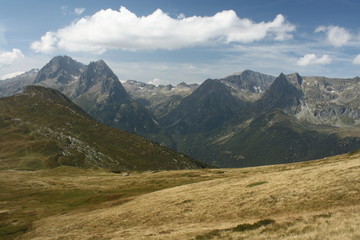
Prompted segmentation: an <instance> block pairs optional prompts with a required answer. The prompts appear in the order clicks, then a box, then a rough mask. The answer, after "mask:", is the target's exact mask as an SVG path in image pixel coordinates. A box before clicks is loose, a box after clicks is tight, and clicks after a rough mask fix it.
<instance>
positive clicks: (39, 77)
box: [0, 56, 360, 167]
mask: <svg viewBox="0 0 360 240" xmlns="http://www.w3.org/2000/svg"><path fill="white" fill-rule="evenodd" d="M34 83H35V84H37V85H43V86H47V87H52V88H55V89H58V90H60V91H61V92H62V93H64V94H65V95H66V96H68V97H69V98H70V99H71V100H72V101H74V102H75V103H76V104H77V105H78V106H80V107H81V108H82V109H84V110H85V111H86V112H87V113H88V114H90V115H91V116H92V117H94V118H95V119H97V120H98V121H101V122H102V123H105V124H107V125H110V126H113V127H116V128H119V129H123V130H126V131H129V132H134V133H137V134H140V135H142V136H145V137H147V138H149V139H151V140H154V141H156V142H159V143H161V144H165V145H167V146H169V147H171V148H174V149H176V150H177V151H180V152H182V153H185V154H187V155H190V156H192V157H194V158H197V159H201V160H204V161H207V162H209V163H211V164H214V165H218V166H226V167H234V166H253V165H263V164H270V163H271V164H273V163H285V162H293V161H304V160H310V159H314V158H321V157H326V156H330V155H333V154H340V153H344V152H346V151H351V150H354V149H356V148H360V144H359V142H358V138H359V137H360V94H359V92H360V78H359V77H357V78H353V79H332V78H325V77H317V76H309V77H306V76H300V75H299V74H298V73H294V74H289V75H285V74H280V75H279V76H278V77H274V76H270V75H266V74H262V73H259V72H254V71H251V70H245V71H243V72H240V73H235V74H232V75H229V76H227V77H224V78H220V79H207V80H206V81H204V82H203V83H202V84H201V85H200V86H198V85H197V84H186V83H181V84H179V85H177V86H172V85H166V86H164V85H160V86H155V85H152V84H146V83H141V82H137V81H135V80H129V81H127V82H126V83H124V85H122V84H121V83H120V82H119V80H118V78H117V77H116V76H115V74H114V73H113V72H112V70H111V69H110V68H109V67H108V66H107V65H106V63H105V62H104V61H102V60H100V61H97V62H92V63H90V64H89V65H84V64H81V63H79V62H76V61H74V60H73V59H71V58H70V57H66V56H59V57H55V58H54V59H52V60H51V61H50V62H49V63H48V64H47V65H46V66H44V67H43V68H42V69H41V70H40V71H39V72H38V73H36V74H35V73H34V72H33V73H32V74H30V73H26V74H24V75H23V76H22V80H21V77H20V76H19V77H18V78H14V79H8V80H6V81H4V82H1V84H0V94H1V95H2V96H5V95H11V94H13V93H17V92H19V91H20V90H21V89H23V88H24V87H25V86H26V85H28V84H34ZM291 149H292V150H291ZM294 149H295V150H294ZM300 151H301V152H300Z"/></svg>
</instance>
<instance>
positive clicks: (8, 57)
mask: <svg viewBox="0 0 360 240" xmlns="http://www.w3.org/2000/svg"><path fill="white" fill-rule="evenodd" d="M22 58H24V54H23V53H22V52H21V50H20V49H16V48H14V49H13V50H12V51H11V52H0V67H2V66H5V65H10V64H12V63H14V62H15V61H17V60H19V59H22Z"/></svg>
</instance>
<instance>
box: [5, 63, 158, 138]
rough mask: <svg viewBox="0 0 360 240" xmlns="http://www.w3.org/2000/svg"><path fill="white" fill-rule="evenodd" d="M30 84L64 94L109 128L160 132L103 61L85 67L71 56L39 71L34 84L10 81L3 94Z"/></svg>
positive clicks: (149, 133) (145, 133) (29, 79)
mask: <svg viewBox="0 0 360 240" xmlns="http://www.w3.org/2000/svg"><path fill="white" fill-rule="evenodd" d="M20 82H21V84H18V83H20ZM29 84H35V85H41V86H46V87H51V88H54V89H57V90H59V91H61V92H62V93H64V94H65V95H66V96H67V97H69V98H70V99H71V100H72V101H74V103H76V104H77V105H79V106H80V107H81V108H82V109H84V110H85V111H86V112H87V113H88V114H90V115H91V116H92V117H94V118H95V119H96V120H98V121H100V122H102V123H105V124H107V125H109V126H112V127H115V128H118V129H122V130H125V131H128V132H134V133H137V134H140V135H142V136H148V137H150V136H152V135H156V134H158V133H159V132H160V127H159V125H158V123H157V120H156V119H155V118H154V117H153V116H152V114H151V113H150V112H149V111H148V110H146V109H145V108H144V107H143V106H142V105H140V104H138V103H137V102H136V101H134V100H133V99H132V98H131V97H130V96H129V95H128V94H127V92H126V90H125V89H124V87H123V86H122V84H121V83H120V81H119V79H118V78H117V76H116V75H115V74H114V73H113V71H112V70H111V69H110V68H109V67H108V66H107V65H106V63H105V62H104V61H102V60H99V61H97V62H91V63H90V64H89V65H84V64H82V63H79V62H77V61H75V60H73V59H72V58H70V57H68V56H57V57H54V58H53V59H52V60H51V61H50V62H49V63H48V64H46V65H45V66H44V67H43V68H41V69H40V70H39V71H38V73H37V74H36V76H35V79H34V80H33V77H32V76H31V77H28V78H26V79H25V80H24V81H20V80H17V79H10V80H8V84H7V85H6V88H7V89H8V91H6V90H3V89H4V88H5V86H0V92H1V93H4V94H2V95H3V96H4V95H7V96H9V95H12V94H14V93H17V92H19V91H21V90H22V89H24V88H25V86H27V85H29ZM13 85H19V87H17V88H14V87H13Z"/></svg>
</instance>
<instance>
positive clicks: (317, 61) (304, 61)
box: [297, 53, 332, 66]
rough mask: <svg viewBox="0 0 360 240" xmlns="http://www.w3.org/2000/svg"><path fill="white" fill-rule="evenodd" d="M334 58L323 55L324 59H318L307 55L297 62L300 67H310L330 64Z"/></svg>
mask: <svg viewBox="0 0 360 240" xmlns="http://www.w3.org/2000/svg"><path fill="white" fill-rule="evenodd" d="M331 62H332V58H331V57H330V56H329V55H323V56H322V57H317V56H316V55H315V54H313V53H312V54H306V55H305V56H304V57H302V58H300V59H299V60H298V61H297V65H299V66H308V65H314V64H330V63H331Z"/></svg>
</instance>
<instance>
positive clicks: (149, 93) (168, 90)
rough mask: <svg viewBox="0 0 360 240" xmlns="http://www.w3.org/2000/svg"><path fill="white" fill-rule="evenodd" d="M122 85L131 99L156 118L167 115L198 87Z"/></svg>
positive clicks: (181, 84) (130, 82)
mask: <svg viewBox="0 0 360 240" xmlns="http://www.w3.org/2000/svg"><path fill="white" fill-rule="evenodd" d="M123 85H124V87H125V89H126V91H127V92H128V93H129V95H130V96H131V97H132V98H134V99H135V100H136V101H137V102H138V103H140V104H142V105H143V106H145V107H147V108H148V109H149V110H150V111H151V112H152V113H153V114H154V115H155V116H156V117H157V118H161V117H162V116H164V115H166V114H167V113H169V112H170V111H171V110H173V109H174V108H175V107H176V106H177V105H179V103H180V102H181V100H182V99H183V98H184V97H186V96H188V95H190V94H191V93H192V92H193V91H194V90H195V89H196V88H198V87H199V85H198V84H186V83H184V82H182V83H180V84H178V85H176V86H173V85H170V84H169V85H159V86H155V85H153V84H146V83H142V82H138V81H135V80H128V81H126V82H125V83H123Z"/></svg>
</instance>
